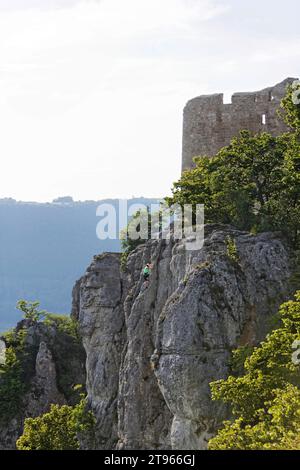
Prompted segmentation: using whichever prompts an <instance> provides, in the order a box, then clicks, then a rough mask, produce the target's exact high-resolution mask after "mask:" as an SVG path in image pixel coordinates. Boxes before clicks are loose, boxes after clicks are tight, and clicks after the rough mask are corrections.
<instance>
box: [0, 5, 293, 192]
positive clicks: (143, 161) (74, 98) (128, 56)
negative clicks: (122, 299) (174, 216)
mask: <svg viewBox="0 0 300 470" xmlns="http://www.w3.org/2000/svg"><path fill="white" fill-rule="evenodd" d="M289 1H290V0H287V4H288V3H289ZM265 3H268V2H267V1H266V2H265ZM265 3H262V2H261V1H259V0H252V1H251V2H250V1H249V2H248V1H247V2H246V1H245V2H240V0H239V1H238V2H237V0H99V1H96V0H89V1H88V0H86V1H83V0H80V1H77V2H76V1H71V0H70V1H62V0H61V1H59V0H57V1H55V2H53V1H51V2H50V1H46V0H43V1H41V0H39V1H38V2H34V1H33V0H30V1H29V0H28V1H27V2H26V3H25V2H21V0H20V1H19V2H17V1H16V0H15V1H14V2H13V1H12V0H10V2H9V4H10V5H11V8H10V9H9V10H7V9H5V4H6V6H7V5H8V2H4V1H1V0H0V127H1V139H0V155H1V156H3V161H2V164H1V165H2V166H0V196H9V195H12V196H15V197H17V198H27V199H40V200H45V199H46V200H49V199H52V198H53V197H55V196H58V195H60V194H72V195H73V196H74V197H78V198H96V197H100V196H103V197H106V196H119V195H120V196H128V195H129V196H130V195H131V192H134V193H135V194H136V195H140V194H143V193H144V194H145V195H161V194H166V193H167V192H168V191H169V188H170V187H171V184H172V182H173V181H174V180H176V179H177V178H178V176H179V172H180V157H181V128H182V108H183V106H184V104H185V102H186V101H187V100H188V99H190V98H191V97H193V96H195V95H198V94H201V93H211V92H217V91H220V92H222V91H225V93H227V94H229V93H231V92H233V91H243V90H244V91H246V90H247V89H255V88H260V87H261V88H262V87H264V86H269V85H271V84H272V83H275V82H277V81H279V80H281V79H283V78H284V77H285V76H286V75H294V74H295V72H294V64H296V63H298V62H299V53H298V52H297V51H298V50H300V49H299V40H300V37H299V32H297V31H298V30H297V29H295V28H291V32H290V33H289V32H286V34H285V35H284V37H282V35H281V33H280V31H281V29H280V25H281V24H282V23H286V22H287V21H288V18H289V9H288V5H287V4H286V8H285V9H284V12H283V11H280V14H279V12H278V14H277V10H276V8H275V6H274V5H273V7H272V11H274V12H276V16H275V13H274V17H272V18H270V12H269V11H267V6H265ZM25 4H26V6H27V7H28V8H24V5H25ZM40 5H43V6H44V8H40ZM51 6H52V8H50V7H51ZM53 6H55V8H53ZM12 7H14V8H12ZM29 7H30V8H29ZM46 7H47V8H46ZM246 7H247V8H248V9H247V8H246ZM1 8H2V9H1ZM243 9H245V12H246V13H245V12H244V10H243ZM298 10H299V6H298ZM258 12H259V14H258ZM285 12H286V13H285ZM267 13H268V14H267ZM260 14H261V15H262V16H263V17H264V18H265V21H263V22H262V21H261V20H259V18H258V17H259V16H260ZM268 15H269V16H268ZM285 15H286V16H285ZM294 17H295V18H296V17H297V15H296V13H295V14H294V15H293V18H294ZM271 19H272V21H271ZM273 30H276V31H277V30H278V33H277V32H276V33H273V32H272V31H273ZM3 162H4V163H3Z"/></svg>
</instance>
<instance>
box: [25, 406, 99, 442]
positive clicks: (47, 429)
mask: <svg viewBox="0 0 300 470" xmlns="http://www.w3.org/2000/svg"><path fill="white" fill-rule="evenodd" d="M93 425H94V416H93V414H92V413H91V412H90V411H87V410H86V400H85V399H84V398H82V400H81V401H80V403H79V404H78V405H76V406H73V407H72V406H67V405H63V406H58V405H51V409H50V411H49V412H48V413H45V414H44V415H42V416H39V417H37V418H27V419H26V420H25V425H24V432H23V435H22V436H21V437H20V438H19V439H18V441H17V449H18V450H78V449H79V441H78V433H84V432H87V431H90V430H91V428H92V427H93Z"/></svg>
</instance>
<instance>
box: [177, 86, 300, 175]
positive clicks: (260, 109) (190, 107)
mask: <svg viewBox="0 0 300 470" xmlns="http://www.w3.org/2000/svg"><path fill="white" fill-rule="evenodd" d="M295 80H297V79H296V78H287V79H285V80H284V81H283V82H281V83H278V84H277V85H275V86H274V87H270V88H265V89H263V90H261V91H256V92H250V93H234V94H233V95H232V98H231V103H228V104H225V103H224V95H223V94H222V93H217V94H213V95H202V96H198V97H196V98H194V99H192V100H190V101H188V103H187V104H186V106H185V108H184V115H183V146H182V170H186V169H189V168H192V167H193V166H194V163H193V158H194V157H196V156H201V155H208V156H212V155H215V154H216V153H217V152H218V151H219V150H220V149H221V148H222V147H225V146H226V145H228V144H229V143H230V141H231V139H232V138H233V137H235V136H237V135H238V134H239V132H240V131H241V130H242V129H248V130H249V131H250V132H252V133H253V134H257V133H260V132H269V133H270V134H272V135H280V134H282V133H283V132H286V131H287V127H286V125H285V124H284V122H283V121H282V120H281V119H280V118H279V117H278V114H277V110H278V108H279V106H280V102H281V100H282V98H283V97H284V96H285V93H286V89H287V86H288V85H289V84H291V83H293V82H294V81H295Z"/></svg>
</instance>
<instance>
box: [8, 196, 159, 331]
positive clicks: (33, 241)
mask: <svg viewBox="0 0 300 470" xmlns="http://www.w3.org/2000/svg"><path fill="white" fill-rule="evenodd" d="M103 202H105V203H111V204H113V205H114V206H115V208H116V210H117V213H118V200H105V201H98V202H95V201H87V202H72V199H70V198H61V199H58V200H56V202H54V203H45V204H39V203H23V202H16V201H14V200H11V199H5V200H4V199H2V200H0V332H1V331H4V330H6V329H7V328H9V327H11V326H13V325H15V323H16V321H17V320H19V319H20V313H19V312H18V311H17V310H16V308H15V305H16V302H17V300H19V299H21V298H24V299H28V300H40V301H41V304H42V307H43V308H44V309H47V310H48V311H51V312H56V313H69V312H70V306H71V291H72V287H73V284H74V282H75V281H76V279H78V278H79V277H80V276H81V275H82V274H83V273H84V271H85V269H86V267H87V266H88V264H89V263H90V261H91V259H92V257H93V256H94V255H95V254H97V253H101V252H103V251H114V252H116V251H120V242H119V240H105V241H101V240H99V239H98V238H97V236H96V226H97V223H98V221H99V220H100V219H99V218H97V217H96V209H97V207H98V205H99V204H100V203H103ZM155 202H157V200H156V199H143V198H138V199H131V200H129V201H128V206H130V205H132V204H137V203H142V204H146V205H149V204H151V203H155ZM121 228H123V227H121Z"/></svg>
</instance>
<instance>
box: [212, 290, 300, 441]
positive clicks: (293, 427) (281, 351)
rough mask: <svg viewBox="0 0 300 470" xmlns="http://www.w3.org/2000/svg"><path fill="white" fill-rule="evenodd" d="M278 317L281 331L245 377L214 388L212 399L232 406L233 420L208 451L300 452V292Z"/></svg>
mask: <svg viewBox="0 0 300 470" xmlns="http://www.w3.org/2000/svg"><path fill="white" fill-rule="evenodd" d="M279 314H280V318H281V322H282V325H281V327H280V328H278V329H276V330H274V331H273V332H272V333H270V334H269V335H268V336H267V338H266V340H265V341H264V342H262V343H261V344H260V345H259V346H258V347H256V348H254V350H253V352H252V353H251V355H250V356H249V357H247V358H246V360H245V362H244V375H242V376H230V377H228V378H227V379H226V380H219V381H216V382H213V383H211V390H212V398H213V399H214V400H222V401H223V402H224V403H229V404H230V405H231V408H232V413H233V417H234V418H235V420H234V421H233V422H232V421H227V422H225V423H224V427H223V428H222V429H221V430H220V431H219V432H218V434H217V436H216V437H214V438H213V439H211V440H210V442H209V448H210V449H212V450H221V449H224V450H225V449H284V448H298V449H300V440H299V437H298V436H299V431H300V365H299V360H297V358H296V357H293V345H294V344H295V341H299V340H300V291H298V292H297V293H296V295H295V300H294V301H289V302H286V303H284V304H283V305H282V306H281V308H280V311H279ZM295 446H296V447H295Z"/></svg>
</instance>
